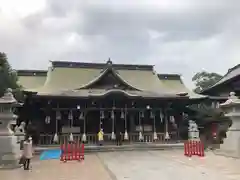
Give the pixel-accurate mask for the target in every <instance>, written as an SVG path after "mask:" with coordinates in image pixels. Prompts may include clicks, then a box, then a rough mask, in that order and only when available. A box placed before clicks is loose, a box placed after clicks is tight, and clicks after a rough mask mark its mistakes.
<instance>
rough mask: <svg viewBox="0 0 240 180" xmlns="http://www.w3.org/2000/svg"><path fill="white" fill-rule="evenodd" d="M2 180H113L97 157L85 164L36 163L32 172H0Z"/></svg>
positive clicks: (89, 156)
mask: <svg viewBox="0 0 240 180" xmlns="http://www.w3.org/2000/svg"><path fill="white" fill-rule="evenodd" d="M0 179H1V180H80V179H81V180H111V178H110V175H109V174H108V172H107V171H106V170H105V168H104V167H103V165H102V164H101V162H100V160H99V158H98V157H97V156H96V155H88V156H87V157H86V160H85V161H84V162H67V163H61V162H60V161H59V160H50V161H34V162H33V163H32V170H30V171H24V170H23V169H17V170H0Z"/></svg>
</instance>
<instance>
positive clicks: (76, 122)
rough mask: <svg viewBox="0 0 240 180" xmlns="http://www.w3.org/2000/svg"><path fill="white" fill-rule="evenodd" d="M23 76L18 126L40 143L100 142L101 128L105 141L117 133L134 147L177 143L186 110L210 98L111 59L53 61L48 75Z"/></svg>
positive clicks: (173, 77) (174, 79) (149, 69)
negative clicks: (24, 126)
mask: <svg viewBox="0 0 240 180" xmlns="http://www.w3.org/2000/svg"><path fill="white" fill-rule="evenodd" d="M18 77H19V84H20V85H21V86H22V87H23V89H24V92H25V100H24V104H23V106H22V107H21V108H20V109H19V119H18V123H20V122H21V121H26V123H27V124H31V126H33V127H34V128H35V131H37V132H38V134H39V136H40V141H41V144H49V143H51V142H59V140H61V138H62V137H66V138H70V139H72V138H73V139H75V138H78V139H80V140H81V141H84V142H86V143H87V142H88V143H96V141H97V140H96V139H97V133H98V132H99V130H100V129H103V132H104V141H106V142H111V141H112V140H115V138H116V135H115V134H116V132H117V131H120V132H121V133H122V139H123V140H125V141H131V142H135V141H164V140H165V139H167V140H171V139H174V140H177V139H178V138H179V137H178V125H179V123H180V122H181V121H182V120H183V116H184V112H183V111H182V107H183V106H187V105H190V104H198V103H200V102H201V101H202V100H203V99H204V98H205V96H202V95H198V94H195V93H193V92H191V91H189V90H188V89H187V88H186V87H185V86H184V84H183V82H182V80H181V77H180V75H178V74H158V73H156V72H155V70H154V66H153V65H131V64H114V63H112V61H111V60H110V59H109V60H108V61H107V62H106V63H83V62H66V61H53V62H51V66H50V67H49V68H48V71H37V70H19V71H18ZM43 139H44V142H43ZM46 139H48V140H46ZM46 141H48V142H46Z"/></svg>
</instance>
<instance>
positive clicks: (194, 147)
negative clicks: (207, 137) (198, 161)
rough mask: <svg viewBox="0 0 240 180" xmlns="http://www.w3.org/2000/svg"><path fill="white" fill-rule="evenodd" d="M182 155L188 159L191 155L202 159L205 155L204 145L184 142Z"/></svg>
mask: <svg viewBox="0 0 240 180" xmlns="http://www.w3.org/2000/svg"><path fill="white" fill-rule="evenodd" d="M184 155H185V156H188V157H191V156H192V155H197V156H200V157H203V156H204V155H205V154H204V144H203V143H202V142H201V141H194V140H188V141H186V142H185V143H184Z"/></svg>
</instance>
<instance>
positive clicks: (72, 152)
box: [60, 143, 84, 162]
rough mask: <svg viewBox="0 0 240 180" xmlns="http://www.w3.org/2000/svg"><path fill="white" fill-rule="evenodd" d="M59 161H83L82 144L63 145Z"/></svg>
mask: <svg viewBox="0 0 240 180" xmlns="http://www.w3.org/2000/svg"><path fill="white" fill-rule="evenodd" d="M61 151H62V153H61V156H60V161H63V162H67V161H73V160H77V161H82V160H84V144H78V143H67V144H66V143H64V144H62V145H61Z"/></svg>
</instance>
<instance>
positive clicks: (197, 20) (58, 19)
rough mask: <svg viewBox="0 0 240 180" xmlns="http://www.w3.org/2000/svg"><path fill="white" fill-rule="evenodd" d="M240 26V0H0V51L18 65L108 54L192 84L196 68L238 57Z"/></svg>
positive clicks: (41, 65)
mask: <svg viewBox="0 0 240 180" xmlns="http://www.w3.org/2000/svg"><path fill="white" fill-rule="evenodd" d="M100 2H101V3H100ZM239 32H240V1H239V0H68V1H67V0H21V1H20V0H0V51H2V52H6V53H7V54H8V57H9V61H10V63H11V64H12V66H13V68H16V69H46V68H47V66H48V62H49V60H68V61H84V62H105V61H106V60H107V59H108V58H109V57H111V59H112V61H113V62H114V63H134V64H136V63H140V64H154V65H155V69H156V71H157V72H159V73H179V74H182V75H183V78H184V81H185V82H186V84H187V85H188V86H190V87H191V86H192V84H191V77H192V76H193V75H194V73H196V72H198V71H201V70H207V71H214V72H218V73H222V74H224V73H225V72H226V71H227V69H228V68H231V67H232V66H234V65H236V64H238V63H240V33H239Z"/></svg>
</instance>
